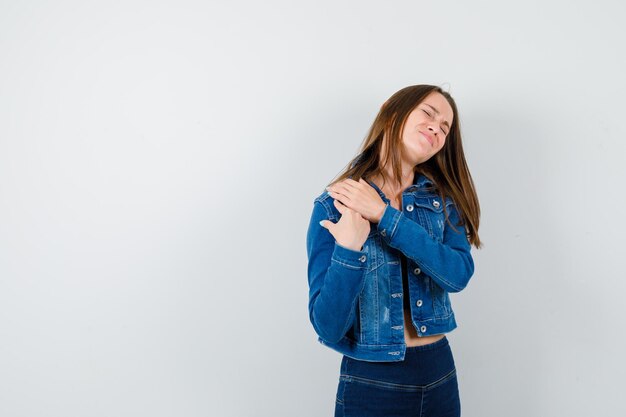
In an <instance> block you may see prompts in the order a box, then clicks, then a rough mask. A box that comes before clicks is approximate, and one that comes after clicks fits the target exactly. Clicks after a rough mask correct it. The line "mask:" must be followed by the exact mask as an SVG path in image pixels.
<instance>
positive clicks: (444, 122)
mask: <svg viewBox="0 0 626 417" xmlns="http://www.w3.org/2000/svg"><path fill="white" fill-rule="evenodd" d="M424 104H426V105H427V106H428V107H430V108H431V109H433V111H434V112H435V113H437V114H439V110H437V109H436V108H434V107H433V106H431V105H430V104H428V103H424ZM443 124H444V125H446V126H448V129H450V123H448V122H447V121H446V120H444V121H443Z"/></svg>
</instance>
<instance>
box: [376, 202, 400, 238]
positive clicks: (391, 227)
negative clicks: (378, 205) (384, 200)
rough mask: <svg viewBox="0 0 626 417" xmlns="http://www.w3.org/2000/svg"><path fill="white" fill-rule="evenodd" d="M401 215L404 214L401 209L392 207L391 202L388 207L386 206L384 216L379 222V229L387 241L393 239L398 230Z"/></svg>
mask: <svg viewBox="0 0 626 417" xmlns="http://www.w3.org/2000/svg"><path fill="white" fill-rule="evenodd" d="M400 216H402V212H401V211H399V210H398V209H396V208H394V207H392V206H391V204H387V207H385V211H383V216H382V217H381V218H380V221H379V222H378V231H379V232H380V235H381V236H382V237H384V238H385V239H386V240H387V241H389V240H391V238H392V237H393V235H394V233H395V232H396V228H397V227H398V222H399V221H400Z"/></svg>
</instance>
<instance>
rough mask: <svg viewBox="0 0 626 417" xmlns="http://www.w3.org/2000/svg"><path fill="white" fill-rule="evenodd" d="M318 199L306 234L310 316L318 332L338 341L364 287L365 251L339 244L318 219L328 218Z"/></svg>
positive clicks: (352, 317) (345, 328) (346, 329)
mask: <svg viewBox="0 0 626 417" xmlns="http://www.w3.org/2000/svg"><path fill="white" fill-rule="evenodd" d="M328 217H329V216H328V214H327V212H326V210H325V208H324V206H323V205H322V203H321V202H319V201H316V202H315V203H314V204H313V213H312V215H311V221H310V224H309V229H308V232H307V237H306V245H307V255H308V259H309V263H308V279H309V319H310V320H311V324H313V328H314V329H315V331H316V332H317V334H318V335H319V336H320V337H321V338H322V339H324V340H326V341H328V342H337V341H339V340H341V338H342V337H343V336H344V335H345V334H346V332H347V331H348V329H349V328H350V325H351V324H352V322H353V321H354V314H355V310H356V302H357V300H358V295H359V293H360V292H361V290H362V289H363V284H364V282H365V281H364V276H365V267H366V265H367V263H366V259H367V257H366V253H365V252H361V251H354V250H352V249H348V248H346V247H343V246H341V245H339V244H338V243H337V242H336V241H335V238H334V237H333V236H332V234H331V233H330V232H329V231H328V230H327V229H325V228H324V227H322V226H321V225H320V224H319V222H320V220H328Z"/></svg>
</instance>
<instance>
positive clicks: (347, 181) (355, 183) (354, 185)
mask: <svg viewBox="0 0 626 417" xmlns="http://www.w3.org/2000/svg"><path fill="white" fill-rule="evenodd" d="M361 179H362V178H359V181H355V180H353V179H352V178H346V179H345V180H344V181H345V184H346V185H347V186H348V187H350V188H357V189H358V188H360V187H361V184H360V183H359V182H360V181H361Z"/></svg>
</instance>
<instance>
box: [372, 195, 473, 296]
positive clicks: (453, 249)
mask: <svg viewBox="0 0 626 417" xmlns="http://www.w3.org/2000/svg"><path fill="white" fill-rule="evenodd" d="M448 215H449V219H450V222H451V223H452V224H453V225H455V228H456V229H457V230H458V232H455V231H454V230H453V229H452V228H451V227H450V226H449V225H447V224H446V226H445V227H444V234H443V243H442V242H439V241H438V240H436V239H434V238H432V237H431V236H430V235H429V234H428V231H426V229H424V228H423V227H422V226H421V225H420V224H419V223H417V222H415V221H414V220H411V219H409V218H408V217H407V216H405V215H404V213H403V212H401V211H399V210H397V209H396V208H394V207H392V206H391V205H389V204H387V207H386V208H385V211H384V212H383V216H382V217H381V219H380V222H379V223H378V230H379V231H380V232H381V235H382V236H383V237H384V239H385V240H386V242H387V244H388V245H389V246H391V247H394V248H396V249H398V250H400V251H401V252H402V253H404V254H405V255H406V256H407V257H408V258H410V259H412V260H413V261H415V262H416V263H417V264H418V265H419V267H420V268H421V269H422V270H424V272H426V274H428V275H429V276H430V277H431V278H432V279H434V280H435V282H436V283H437V284H439V286H440V287H441V288H443V289H444V290H446V291H448V292H459V291H461V290H462V289H463V288H465V286H466V285H467V283H468V282H469V280H470V278H471V276H472V274H473V273H474V261H473V260H472V255H471V253H470V248H471V247H470V244H469V241H468V240H467V237H466V235H465V227H463V226H456V224H457V223H458V221H459V214H458V212H457V209H456V206H455V205H454V204H452V205H450V206H449V207H448Z"/></svg>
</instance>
